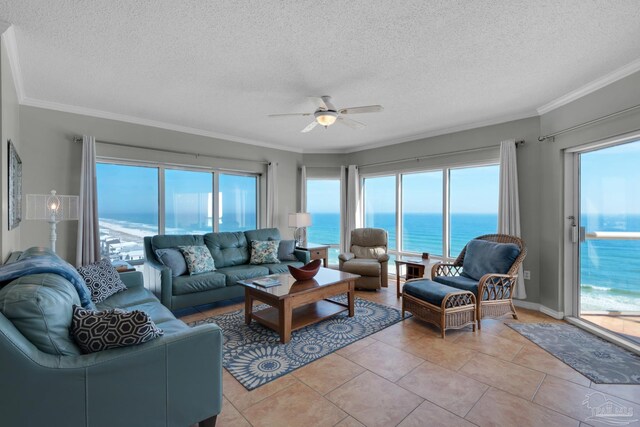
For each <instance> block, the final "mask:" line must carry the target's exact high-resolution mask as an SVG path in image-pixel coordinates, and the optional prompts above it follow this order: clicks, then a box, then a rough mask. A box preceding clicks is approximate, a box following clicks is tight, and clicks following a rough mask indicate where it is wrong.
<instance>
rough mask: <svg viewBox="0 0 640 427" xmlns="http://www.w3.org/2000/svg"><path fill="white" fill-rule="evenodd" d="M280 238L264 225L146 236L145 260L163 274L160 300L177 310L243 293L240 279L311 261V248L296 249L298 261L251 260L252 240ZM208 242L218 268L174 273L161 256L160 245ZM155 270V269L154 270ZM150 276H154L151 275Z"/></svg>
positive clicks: (280, 270) (171, 308) (283, 271)
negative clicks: (238, 229) (201, 271)
mask: <svg viewBox="0 0 640 427" xmlns="http://www.w3.org/2000/svg"><path fill="white" fill-rule="evenodd" d="M253 240H281V238H280V231H279V230H278V229H277V228H263V229H259V230H250V231H236V232H222V233H207V234H204V235H202V234H186V235H157V236H149V237H145V238H144V251H145V258H146V260H145V263H146V265H147V266H148V267H150V269H151V272H150V276H151V275H153V274H156V275H157V274H158V273H159V275H160V290H159V294H160V300H161V301H162V304H164V305H165V307H167V308H169V309H170V310H178V309H181V308H185V307H193V306H195V305H201V304H209V303H212V302H216V301H222V300H226V299H230V298H236V297H240V296H243V295H244V289H243V288H242V287H241V286H239V285H238V284H237V282H238V281H239V280H245V279H252V278H254V277H259V276H266V275H268V274H274V273H286V272H288V271H289V270H288V267H287V266H288V265H293V266H295V267H302V266H303V265H304V264H307V263H308V262H309V261H310V258H311V254H310V253H309V252H308V251H303V250H299V249H296V250H295V251H294V254H295V257H296V258H297V261H286V260H281V261H280V263H278V264H259V265H253V264H249V260H250V258H251V241H253ZM192 245H196V246H202V245H204V246H206V247H207V248H208V249H209V251H210V252H211V256H212V257H213V261H214V263H215V266H216V271H213V272H211V273H203V274H196V275H192V276H191V275H189V274H188V273H187V274H183V275H180V276H175V277H174V274H173V273H172V270H171V268H169V267H167V266H166V265H164V264H163V263H162V262H161V261H160V259H159V258H158V256H157V254H156V251H157V250H159V249H169V248H177V247H178V246H192ZM154 270H155V271H154ZM150 280H153V279H152V278H150Z"/></svg>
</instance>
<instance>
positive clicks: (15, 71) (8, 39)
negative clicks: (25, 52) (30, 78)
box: [0, 22, 25, 104]
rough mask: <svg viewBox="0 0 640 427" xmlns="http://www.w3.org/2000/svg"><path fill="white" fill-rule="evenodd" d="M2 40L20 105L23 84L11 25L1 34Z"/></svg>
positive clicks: (13, 29)
mask: <svg viewBox="0 0 640 427" xmlns="http://www.w3.org/2000/svg"><path fill="white" fill-rule="evenodd" d="M0 23H2V22H0ZM2 40H3V41H4V45H5V47H6V48H7V55H8V57H9V66H10V67H11V74H12V75H13V84H14V85H15V87H16V94H17V96H18V102H19V103H20V104H22V101H23V100H24V99H25V95H24V84H23V82H22V68H20V60H19V59H18V44H17V42H16V33H15V27H14V26H13V25H9V28H7V30H6V31H5V32H4V33H2Z"/></svg>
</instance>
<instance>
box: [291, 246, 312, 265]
mask: <svg viewBox="0 0 640 427" xmlns="http://www.w3.org/2000/svg"><path fill="white" fill-rule="evenodd" d="M293 254H294V255H295V256H296V258H298V261H300V262H302V263H304V264H309V263H310V262H311V252H309V251H305V250H304V249H294V251H293Z"/></svg>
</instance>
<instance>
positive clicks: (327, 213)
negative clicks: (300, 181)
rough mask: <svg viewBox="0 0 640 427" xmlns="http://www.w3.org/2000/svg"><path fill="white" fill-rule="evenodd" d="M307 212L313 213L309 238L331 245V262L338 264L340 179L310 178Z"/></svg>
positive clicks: (315, 241)
mask: <svg viewBox="0 0 640 427" xmlns="http://www.w3.org/2000/svg"><path fill="white" fill-rule="evenodd" d="M307 212H309V213H310V214H311V223H312V225H311V227H309V228H307V240H308V241H309V242H312V243H319V244H323V245H331V246H332V247H330V248H329V264H338V254H339V252H340V250H339V245H340V180H339V179H308V180H307Z"/></svg>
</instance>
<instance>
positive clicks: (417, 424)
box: [398, 401, 473, 427]
mask: <svg viewBox="0 0 640 427" xmlns="http://www.w3.org/2000/svg"><path fill="white" fill-rule="evenodd" d="M424 426H429V427H473V424H471V423H470V422H469V421H466V420H465V419H464V418H460V417H458V416H457V415H454V414H452V413H451V412H449V411H446V410H444V409H442V408H441V407H439V406H437V405H434V404H433V403H431V402H428V401H424V402H422V404H421V405H420V406H418V407H417V408H416V409H415V411H413V412H412V413H410V414H409V415H408V416H407V418H405V419H404V420H402V422H401V423H400V424H398V427H424Z"/></svg>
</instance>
